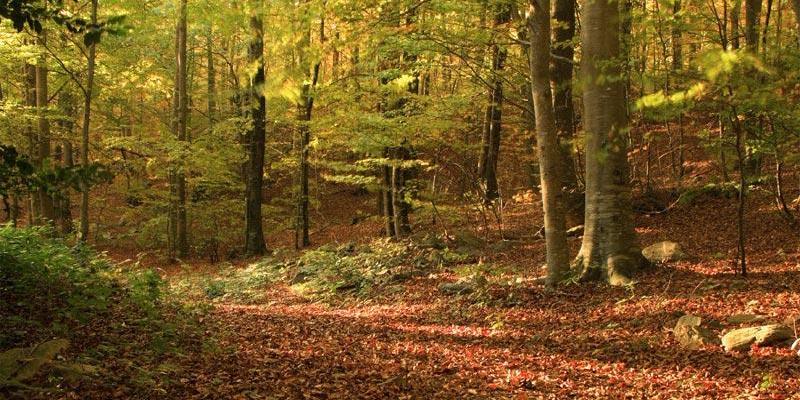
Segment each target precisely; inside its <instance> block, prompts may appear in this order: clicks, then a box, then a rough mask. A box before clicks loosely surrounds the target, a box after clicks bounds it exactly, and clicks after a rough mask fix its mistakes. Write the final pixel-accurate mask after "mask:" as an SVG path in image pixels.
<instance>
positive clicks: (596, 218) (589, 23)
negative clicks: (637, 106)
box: [575, 0, 645, 285]
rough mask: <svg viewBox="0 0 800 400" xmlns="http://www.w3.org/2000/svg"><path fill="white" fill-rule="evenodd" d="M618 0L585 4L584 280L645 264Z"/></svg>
mask: <svg viewBox="0 0 800 400" xmlns="http://www.w3.org/2000/svg"><path fill="white" fill-rule="evenodd" d="M619 17H620V11H619V6H618V4H617V2H616V0H597V1H589V2H587V3H586V5H585V6H584V10H583V26H582V32H581V42H582V43H583V56H582V65H581V71H582V75H583V82H584V85H585V86H584V91H583V103H584V113H585V115H584V121H585V122H584V128H585V130H586V220H585V224H584V225H585V230H584V237H583V244H582V247H581V250H580V252H579V254H578V258H577V259H576V262H575V268H576V270H577V271H576V272H577V273H578V275H579V276H580V278H581V279H582V280H603V281H607V282H609V283H611V284H612V285H620V284H626V283H628V282H630V277H631V276H632V274H633V273H634V272H635V271H636V270H638V269H639V268H640V267H641V266H643V265H645V261H644V258H643V257H642V255H641V251H640V249H639V245H638V243H637V238H636V233H635V231H634V228H633V221H632V216H631V189H630V183H629V166H628V159H627V140H626V137H625V131H626V129H627V126H628V121H627V111H626V106H627V104H626V98H625V87H624V81H623V80H620V79H609V78H608V77H609V76H611V77H618V76H619V75H620V74H621V73H622V71H621V68H620V65H619V60H618V58H619V56H620V54H621V53H620V50H621V49H620V30H619V26H620V25H619Z"/></svg>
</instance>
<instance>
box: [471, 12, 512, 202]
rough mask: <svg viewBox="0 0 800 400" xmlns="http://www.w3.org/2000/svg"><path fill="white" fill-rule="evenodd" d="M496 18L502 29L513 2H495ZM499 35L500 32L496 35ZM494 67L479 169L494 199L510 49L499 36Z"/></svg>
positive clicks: (493, 46)
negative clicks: (505, 71) (505, 72)
mask: <svg viewBox="0 0 800 400" xmlns="http://www.w3.org/2000/svg"><path fill="white" fill-rule="evenodd" d="M493 8H494V20H493V23H492V28H493V29H494V30H499V29H501V28H503V27H504V26H505V25H506V24H508V22H509V21H510V20H511V4H510V3H509V2H507V1H505V0H501V1H500V2H498V3H497V4H495V5H494V6H493ZM496 36H499V35H496ZM490 47H491V57H492V60H491V70H490V72H489V79H488V82H489V86H490V87H489V104H488V105H487V106H486V116H485V120H484V125H483V135H482V138H481V149H482V150H481V158H480V161H479V165H478V169H479V175H480V179H481V184H482V186H483V190H484V200H485V201H486V202H493V201H494V200H496V199H498V198H499V197H500V188H499V185H498V182H497V163H498V161H499V157H500V143H501V135H502V123H503V99H504V98H503V79H502V77H501V76H500V75H501V74H502V72H503V69H504V68H505V64H506V59H507V58H508V49H507V48H506V46H505V45H504V44H503V43H502V41H501V40H500V38H499V37H495V38H493V39H492V43H491V44H490Z"/></svg>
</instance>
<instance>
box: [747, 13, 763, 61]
mask: <svg viewBox="0 0 800 400" xmlns="http://www.w3.org/2000/svg"><path fill="white" fill-rule="evenodd" d="M744 13H745V27H744V38H745V43H746V44H747V49H748V50H749V51H751V52H752V53H753V54H758V36H759V35H758V30H759V27H760V26H761V21H760V20H761V0H745V9H744Z"/></svg>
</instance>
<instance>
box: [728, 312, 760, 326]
mask: <svg viewBox="0 0 800 400" xmlns="http://www.w3.org/2000/svg"><path fill="white" fill-rule="evenodd" d="M766 319H767V317H766V316H764V315H758V314H736V315H731V316H730V317H728V319H727V321H728V323H729V324H734V325H742V324H752V323H754V322H763V321H764V320H766Z"/></svg>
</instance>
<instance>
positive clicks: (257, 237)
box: [245, 14, 267, 256]
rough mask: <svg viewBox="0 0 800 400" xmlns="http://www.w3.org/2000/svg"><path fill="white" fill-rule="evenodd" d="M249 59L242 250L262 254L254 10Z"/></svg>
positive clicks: (258, 28) (260, 48)
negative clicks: (252, 67)
mask: <svg viewBox="0 0 800 400" xmlns="http://www.w3.org/2000/svg"><path fill="white" fill-rule="evenodd" d="M250 34H251V35H252V36H251V38H250V46H249V49H248V58H249V61H250V62H251V63H253V64H257V68H256V73H255V75H253V76H251V77H250V84H249V87H248V94H247V100H246V113H247V115H248V117H249V119H250V123H251V126H250V129H249V132H247V156H248V159H247V185H246V186H247V187H246V206H245V254H247V255H249V256H255V255H263V254H265V253H266V251H267V246H266V242H265V240H264V228H263V226H262V213H261V205H262V202H263V187H264V152H265V147H266V134H267V99H266V97H265V96H264V93H263V90H264V83H265V81H266V74H265V71H264V23H263V21H262V19H261V17H260V16H259V15H258V14H255V15H253V16H251V17H250Z"/></svg>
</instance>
